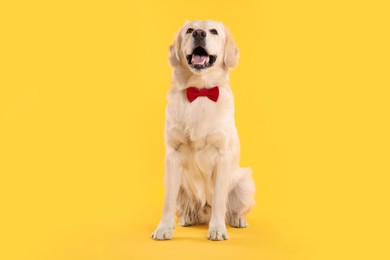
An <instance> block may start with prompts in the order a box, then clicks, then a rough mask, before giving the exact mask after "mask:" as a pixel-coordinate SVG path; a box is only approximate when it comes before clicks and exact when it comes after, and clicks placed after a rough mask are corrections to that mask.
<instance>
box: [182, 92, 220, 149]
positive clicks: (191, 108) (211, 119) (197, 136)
mask: <svg viewBox="0 0 390 260" xmlns="http://www.w3.org/2000/svg"><path fill="white" fill-rule="evenodd" d="M182 113H183V114H182V119H183V121H182V123H183V126H184V130H185V132H186V135H187V137H188V139H189V141H191V142H197V141H201V140H202V139H204V138H205V136H207V135H208V134H209V133H210V132H211V131H214V130H215V129H216V128H218V127H219V126H218V121H219V119H220V117H221V115H219V104H218V103H217V102H213V101H211V100H208V99H207V98H204V97H202V98H198V99H197V100H195V101H194V102H193V103H191V104H187V105H186V106H185V108H184V109H183V111H182Z"/></svg>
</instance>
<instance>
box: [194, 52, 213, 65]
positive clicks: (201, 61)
mask: <svg viewBox="0 0 390 260" xmlns="http://www.w3.org/2000/svg"><path fill="white" fill-rule="evenodd" d="M208 62H209V56H203V55H202V56H200V55H195V54H194V55H192V64H195V65H203V64H205V63H208Z"/></svg>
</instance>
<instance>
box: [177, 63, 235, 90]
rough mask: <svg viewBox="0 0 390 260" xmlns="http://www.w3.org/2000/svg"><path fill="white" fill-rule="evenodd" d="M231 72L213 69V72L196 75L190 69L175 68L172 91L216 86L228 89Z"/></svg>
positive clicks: (223, 69)
mask: <svg viewBox="0 0 390 260" xmlns="http://www.w3.org/2000/svg"><path fill="white" fill-rule="evenodd" d="M228 81H229V70H228V69H225V68H213V70H212V71H209V72H207V73H201V74H194V73H193V72H191V71H190V70H188V69H184V68H175V69H174V71H173V75H172V90H173V91H181V90H184V89H186V88H188V87H190V86H191V87H197V88H210V87H214V86H219V87H228Z"/></svg>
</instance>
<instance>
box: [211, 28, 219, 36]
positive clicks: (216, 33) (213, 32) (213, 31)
mask: <svg viewBox="0 0 390 260" xmlns="http://www.w3.org/2000/svg"><path fill="white" fill-rule="evenodd" d="M210 32H211V33H212V34H215V35H218V32H217V30H215V29H211V30H210Z"/></svg>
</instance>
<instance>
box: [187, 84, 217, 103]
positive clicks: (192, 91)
mask: <svg viewBox="0 0 390 260" xmlns="http://www.w3.org/2000/svg"><path fill="white" fill-rule="evenodd" d="M218 96H219V88H218V86H216V87H213V88H196V87H189V88H187V98H188V101H190V103H191V102H192V101H194V100H195V99H197V98H198V97H208V98H209V99H210V100H212V101H214V102H217V100H218Z"/></svg>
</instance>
